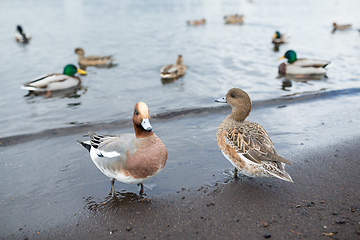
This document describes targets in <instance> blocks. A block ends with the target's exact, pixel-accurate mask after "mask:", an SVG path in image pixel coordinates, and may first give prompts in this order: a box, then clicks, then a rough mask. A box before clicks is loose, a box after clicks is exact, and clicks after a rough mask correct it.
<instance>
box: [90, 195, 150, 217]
mask: <svg viewBox="0 0 360 240" xmlns="http://www.w3.org/2000/svg"><path fill="white" fill-rule="evenodd" d="M85 202H86V206H85V208H86V209H87V210H89V211H90V212H94V213H97V212H101V213H104V212H111V213H114V214H116V212H117V210H118V209H119V208H124V207H128V206H132V205H134V204H151V200H150V199H148V198H146V197H144V195H142V196H139V195H137V194H135V193H131V192H116V196H115V197H113V196H112V194H111V193H109V195H108V196H106V197H105V198H104V199H103V200H101V199H94V198H93V197H91V196H89V197H87V198H85Z"/></svg>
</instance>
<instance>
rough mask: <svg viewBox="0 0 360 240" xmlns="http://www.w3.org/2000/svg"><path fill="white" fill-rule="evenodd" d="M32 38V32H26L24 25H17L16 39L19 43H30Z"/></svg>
mask: <svg viewBox="0 0 360 240" xmlns="http://www.w3.org/2000/svg"><path fill="white" fill-rule="evenodd" d="M30 39H31V37H30V34H26V33H24V32H23V30H22V27H21V26H20V25H18V26H17V27H16V33H15V40H16V41H17V42H19V43H28V42H29V41H30Z"/></svg>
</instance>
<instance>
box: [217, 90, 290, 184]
mask: <svg viewBox="0 0 360 240" xmlns="http://www.w3.org/2000/svg"><path fill="white" fill-rule="evenodd" d="M215 102H219V103H227V104H229V105H230V106H231V108H232V112H231V113H230V114H229V115H228V116H227V117H226V118H225V119H224V121H223V122H222V123H221V124H220V126H219V127H218V130H217V132H216V140H217V143H218V146H219V148H220V150H221V152H222V153H223V155H224V157H225V158H226V159H227V160H229V161H230V162H231V164H232V165H233V166H234V168H235V170H234V178H235V179H237V172H238V171H239V172H240V173H242V174H244V175H246V176H248V177H276V178H279V179H282V180H285V181H288V182H293V180H292V179H291V177H290V175H289V174H288V173H287V172H286V171H285V164H289V165H291V163H290V162H289V161H288V160H286V159H285V158H282V157H280V156H279V154H278V153H277V151H276V149H275V146H274V144H273V142H272V141H271V139H270V137H269V135H268V134H267V132H266V131H265V129H264V128H263V127H262V126H261V125H259V124H257V123H255V122H250V121H248V120H246V118H247V117H248V116H249V114H250V111H251V106H252V103H251V99H250V97H249V95H248V94H247V93H246V92H245V91H243V90H242V89H239V88H231V89H230V90H229V91H228V92H227V94H226V96H225V97H222V98H219V99H217V100H215Z"/></svg>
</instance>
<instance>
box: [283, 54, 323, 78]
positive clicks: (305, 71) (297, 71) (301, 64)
mask: <svg viewBox="0 0 360 240" xmlns="http://www.w3.org/2000/svg"><path fill="white" fill-rule="evenodd" d="M283 58H286V59H288V63H282V64H280V66H279V73H281V74H290V75H304V76H308V75H318V74H325V73H326V69H325V67H326V66H327V65H329V64H330V62H329V61H321V60H312V59H305V58H300V59H298V58H297V57H296V53H295V52H294V51H293V50H289V51H287V52H286V53H285V55H284V56H282V57H280V58H279V60H280V59H283Z"/></svg>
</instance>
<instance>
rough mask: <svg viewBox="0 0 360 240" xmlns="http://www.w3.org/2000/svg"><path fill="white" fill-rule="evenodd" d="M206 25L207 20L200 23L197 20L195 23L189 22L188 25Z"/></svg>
mask: <svg viewBox="0 0 360 240" xmlns="http://www.w3.org/2000/svg"><path fill="white" fill-rule="evenodd" d="M205 23H206V20H205V19H204V18H203V19H201V20H199V21H197V20H194V21H187V24H188V25H191V26H198V25H204V24H205Z"/></svg>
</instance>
